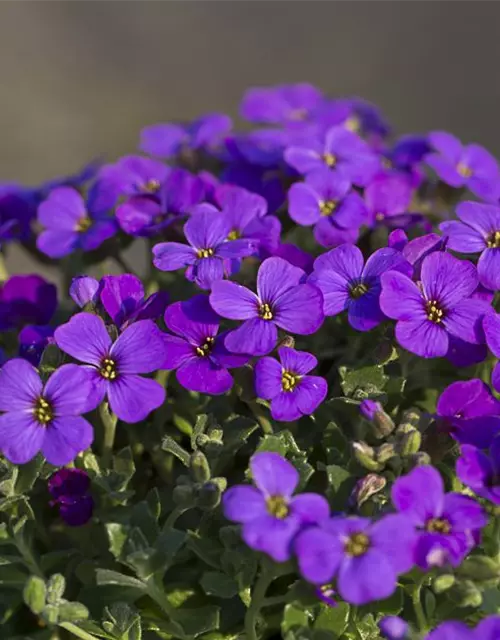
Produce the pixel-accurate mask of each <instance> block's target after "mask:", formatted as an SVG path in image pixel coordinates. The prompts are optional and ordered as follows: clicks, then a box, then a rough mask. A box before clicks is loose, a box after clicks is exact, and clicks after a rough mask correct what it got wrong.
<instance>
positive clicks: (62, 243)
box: [37, 187, 117, 258]
mask: <svg viewBox="0 0 500 640" xmlns="http://www.w3.org/2000/svg"><path fill="white" fill-rule="evenodd" d="M38 222H39V223H40V224H41V225H42V226H43V227H45V230H44V231H42V233H41V234H40V235H39V236H38V239H37V247H38V249H39V250H40V251H41V252H42V253H45V254H46V255H48V256H49V257H50V258H62V257H63V256H66V255H68V254H69V253H72V252H73V251H75V250H76V249H82V250H83V251H92V250H94V249H97V247H99V246H100V245H101V244H102V243H103V242H104V241H105V240H107V239H108V238H111V237H112V236H114V235H115V233H116V230H117V228H116V223H115V221H114V220H113V219H112V218H110V217H109V215H108V213H107V210H106V209H101V208H99V207H97V206H94V204H93V202H92V201H89V202H88V203H87V204H86V203H85V201H84V199H83V198H82V196H81V195H80V194H79V193H78V191H77V190H76V189H72V188H71V187H59V188H58V189H54V191H52V192H51V193H50V195H49V197H48V198H47V199H46V200H45V201H44V202H42V204H41V205H40V206H39V207H38Z"/></svg>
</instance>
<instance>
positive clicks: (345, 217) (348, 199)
mask: <svg viewBox="0 0 500 640" xmlns="http://www.w3.org/2000/svg"><path fill="white" fill-rule="evenodd" d="M288 202H289V206H288V210H289V214H290V217H291V218H292V220H293V221H294V222H296V223H297V224H300V225H303V226H308V225H311V224H313V225H314V237H315V238H316V242H318V243H319V244H321V245H322V246H324V247H329V246H334V245H335V244H339V242H338V240H341V241H342V236H344V238H345V239H344V240H343V241H344V242H348V241H351V242H355V241H356V240H357V238H358V235H359V227H360V226H361V225H362V224H363V222H365V221H366V217H367V211H366V207H365V205H364V202H363V198H362V197H361V196H360V195H359V194H358V193H356V192H355V191H352V190H351V183H350V182H349V180H348V179H347V178H345V177H343V176H342V175H341V174H339V173H337V172H333V171H330V170H329V169H319V170H317V171H314V172H312V173H310V174H309V175H308V176H307V177H306V180H305V182H299V183H296V184H294V185H292V187H291V188H290V191H289V192H288ZM332 238H333V240H332Z"/></svg>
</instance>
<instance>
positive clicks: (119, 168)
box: [95, 156, 170, 200]
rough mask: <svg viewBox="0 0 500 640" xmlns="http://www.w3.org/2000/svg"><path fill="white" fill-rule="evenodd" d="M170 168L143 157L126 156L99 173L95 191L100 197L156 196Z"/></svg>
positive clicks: (103, 168)
mask: <svg viewBox="0 0 500 640" xmlns="http://www.w3.org/2000/svg"><path fill="white" fill-rule="evenodd" d="M169 172H170V168H169V167H167V166H166V165H165V164H164V163H163V162H159V161H158V160H152V159H151V158H143V157H142V156H124V157H123V158H120V159H119V160H118V161H117V162H115V163H113V164H107V165H105V166H104V167H102V169H101V170H100V171H99V175H98V180H97V184H96V186H95V189H96V190H97V191H98V192H99V194H100V195H102V196H104V197H105V196H106V195H108V194H112V196H113V197H114V199H115V200H116V199H118V198H119V197H120V196H141V195H154V194H155V193H157V192H158V190H159V189H160V187H161V185H162V184H163V182H164V180H165V179H166V178H167V176H168V174H169Z"/></svg>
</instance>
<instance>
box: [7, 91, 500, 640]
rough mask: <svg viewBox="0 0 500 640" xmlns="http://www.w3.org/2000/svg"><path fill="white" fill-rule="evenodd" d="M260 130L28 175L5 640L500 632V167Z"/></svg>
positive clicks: (14, 326)
mask: <svg viewBox="0 0 500 640" xmlns="http://www.w3.org/2000/svg"><path fill="white" fill-rule="evenodd" d="M240 115H241V116H242V118H243V119H244V120H246V121H247V124H246V125H244V126H242V127H241V130H235V129H233V125H232V122H231V119H230V118H229V117H228V116H226V115H224V114H219V113H210V114H207V115H204V116H201V117H200V118H198V119H197V120H195V121H194V122H179V123H160V124H155V125H152V126H147V127H146V128H144V129H143V130H142V131H141V132H137V150H131V154H130V155H127V156H125V157H123V158H118V159H116V160H114V161H113V162H109V163H107V164H102V163H99V162H93V163H91V164H89V165H88V166H86V167H84V169H82V171H81V172H79V173H77V174H75V175H68V176H63V177H60V178H56V179H54V180H51V181H49V182H46V183H44V184H42V185H40V186H37V187H33V188H31V187H24V186H20V185H14V184H4V185H1V186H0V242H1V250H0V258H1V261H0V266H1V270H0V279H1V288H0V330H1V334H0V335H1V343H0V451H1V454H0V545H1V547H2V549H1V554H0V564H1V567H0V627H1V632H0V637H1V638H2V639H3V638H5V639H6V640H71V639H73V638H78V639H80V640H99V639H103V640H153V639H154V638H163V639H164V640H192V639H194V638H197V639H200V640H275V639H277V638H284V639H285V640H376V639H380V638H385V639H386V640H500V588H499V585H500V399H499V398H500V396H499V394H500V365H499V364H498V361H497V358H499V357H500V315H499V314H498V313H497V311H500V305H499V299H500V298H499V295H498V294H499V291H500V168H499V165H498V162H497V160H496V159H495V158H494V157H493V156H492V155H491V154H490V153H489V152H488V151H487V150H486V149H484V148H483V147H481V146H479V145H476V144H468V143H466V144H462V142H460V141H459V140H458V139H457V138H455V137H454V136H453V135H451V134H450V133H445V132H441V131H435V132H430V133H426V134H421V135H415V134H412V135H406V136H402V137H397V136H395V135H393V133H392V132H391V130H390V127H389V125H388V123H387V122H386V120H385V119H384V118H383V117H382V115H381V113H380V112H379V110H378V109H377V108H376V107H375V106H373V105H371V104H369V103H367V102H364V101H362V100H360V99H358V98H342V99H333V98H331V97H328V96H326V95H324V94H323V93H322V92H321V91H320V90H319V89H317V88H316V87H313V86H311V85H309V84H295V85H282V86H277V87H268V88H253V89H250V90H249V91H247V92H246V94H245V95H244V97H243V101H242V104H241V108H240ZM248 123H250V124H251V125H253V129H252V128H251V127H249V126H248ZM14 242H15V243H17V244H18V245H20V246H21V247H22V250H23V251H25V252H27V253H29V254H30V256H31V259H32V260H33V259H38V260H39V261H40V264H41V266H40V272H41V273H42V274H43V273H45V270H44V267H43V266H42V265H50V266H51V267H54V266H59V267H60V272H61V277H60V278H59V279H58V280H57V285H58V287H57V288H56V286H55V284H56V283H55V282H54V283H51V282H48V281H47V280H46V279H45V278H44V277H42V275H40V274H36V275H29V274H28V275H12V276H10V275H9V274H8V273H7V267H6V265H7V264H8V263H9V261H8V258H9V253H10V248H11V245H12V244H13V243H14ZM132 245H133V248H132V250H131V251H130V250H129V249H131V246H132ZM140 252H143V254H145V256H146V260H144V259H141V260H140V261H139V260H138V261H137V263H140V265H146V266H145V268H144V267H143V266H140V265H136V264H135V263H130V256H137V255H139V253H140ZM5 258H7V260H5ZM50 273H54V271H53V270H52V269H51V270H50Z"/></svg>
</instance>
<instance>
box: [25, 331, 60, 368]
mask: <svg viewBox="0 0 500 640" xmlns="http://www.w3.org/2000/svg"><path fill="white" fill-rule="evenodd" d="M53 336H54V329H53V327H49V326H48V325H39V326H37V325H31V324H29V325H26V326H25V327H23V328H22V329H21V331H20V332H19V335H18V336H17V340H18V342H19V356H20V357H21V358H24V359H25V360H27V361H28V362H31V364H32V365H33V366H34V367H38V365H39V364H40V359H41V357H42V354H43V352H44V349H45V347H46V346H47V345H48V344H54V339H53Z"/></svg>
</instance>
